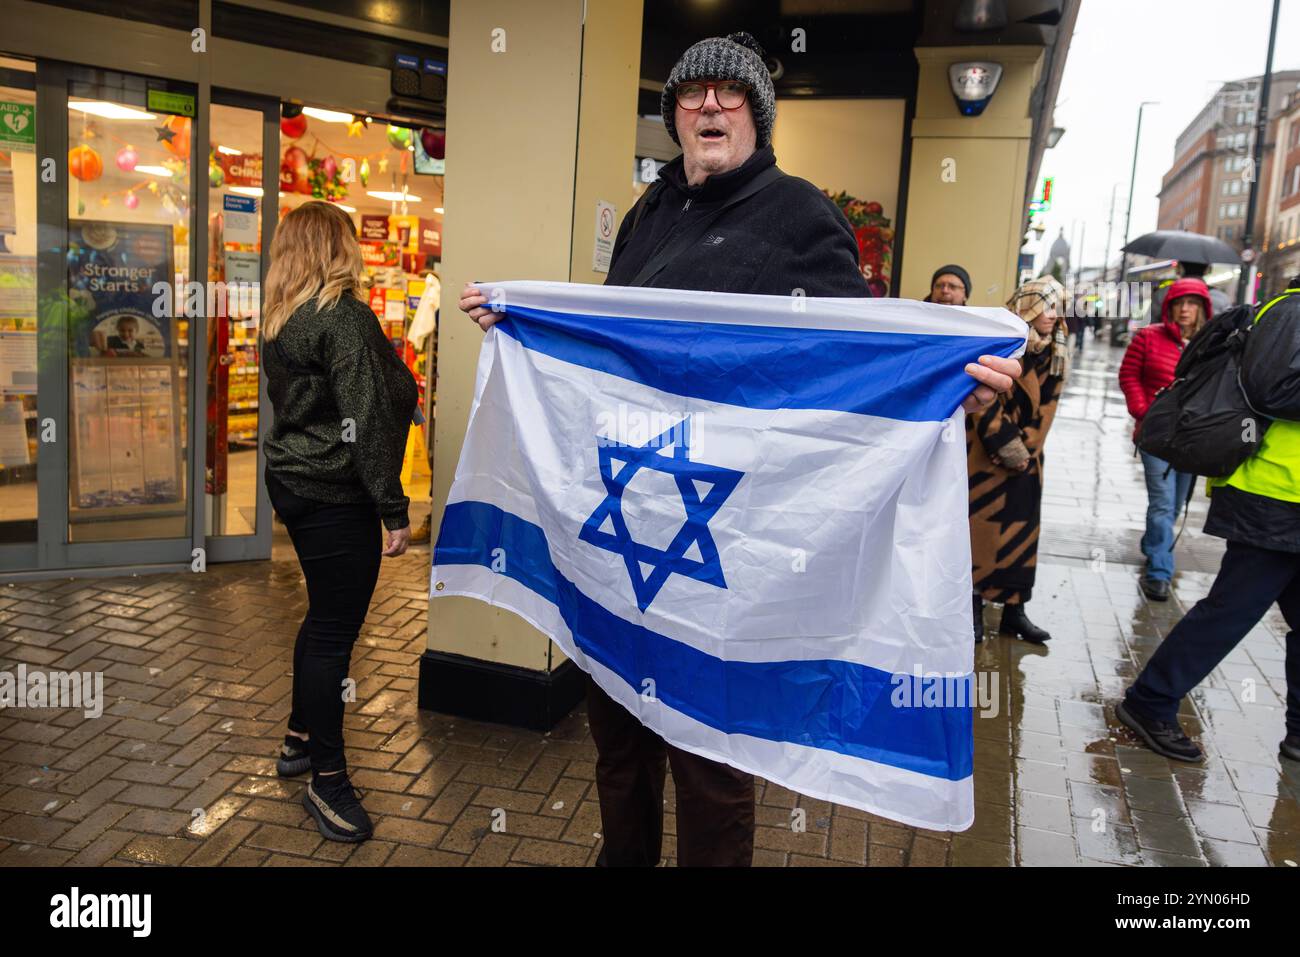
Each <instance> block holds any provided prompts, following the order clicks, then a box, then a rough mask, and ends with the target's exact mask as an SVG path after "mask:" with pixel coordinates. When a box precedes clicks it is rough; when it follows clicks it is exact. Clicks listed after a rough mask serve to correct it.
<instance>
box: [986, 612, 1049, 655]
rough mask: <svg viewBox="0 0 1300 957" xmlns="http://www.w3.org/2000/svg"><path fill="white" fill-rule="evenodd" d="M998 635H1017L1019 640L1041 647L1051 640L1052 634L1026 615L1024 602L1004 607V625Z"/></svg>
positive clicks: (999, 629)
mask: <svg viewBox="0 0 1300 957" xmlns="http://www.w3.org/2000/svg"><path fill="white" fill-rule="evenodd" d="M998 634H1002V635H1015V636H1016V637H1017V638H1023V639H1024V640H1025V641H1030V642H1033V643H1034V644H1036V645H1041V644H1042V643H1043V642H1045V641H1049V640H1051V637H1052V636H1051V634H1050V633H1049V632H1047V631H1046V630H1044V629H1042V628H1039V627H1038V626H1037V625H1035V624H1034V623H1033V622H1032V621H1030V620H1029V616H1028V615H1026V614H1025V605H1024V603H1023V602H1015V603H1014V604H1012V603H1008V604H1006V605H1003V606H1002V625H1001V626H1000V627H999V628H998Z"/></svg>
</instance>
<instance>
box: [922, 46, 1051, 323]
mask: <svg viewBox="0 0 1300 957" xmlns="http://www.w3.org/2000/svg"><path fill="white" fill-rule="evenodd" d="M916 57H917V60H918V61H919V62H920V67H921V69H920V80H919V82H918V85H917V104H916V116H915V118H914V119H913V121H912V131H911V132H912V159H911V166H910V172H909V178H910V179H909V184H908V205H907V215H906V218H905V237H906V242H905V244H904V247H903V275H902V277H901V280H902V281H901V283H900V286H899V295H900V296H902V297H903V298H905V299H921V298H923V297H924V296H925V295H926V294H927V293H928V292H929V283H930V276H931V274H932V273H933V272H934V270H935V269H936V268H937V267H938V266H941V265H943V264H945V263H950V262H955V263H958V264H960V265H962V266H965V267H966V269H967V270H968V271H969V272H970V274H971V282H972V287H973V288H972V291H971V298H970V303H971V305H975V306H985V305H1001V304H1002V303H1003V302H1005V301H1006V300H1007V299H1008V298H1009V297H1010V295H1011V292H1012V290H1013V289H1014V288H1015V277H1016V262H1017V258H1018V255H1019V251H1020V245H1021V239H1022V235H1021V232H1020V227H1021V223H1022V221H1023V216H1024V203H1025V176H1026V175H1027V172H1028V162H1029V139H1030V135H1031V132H1032V122H1031V120H1030V117H1029V98H1030V93H1031V92H1032V90H1033V86H1034V84H1035V83H1036V82H1037V79H1038V74H1039V71H1040V70H1041V68H1042V61H1043V50H1042V48H1041V47H1015V46H1007V47H934V48H920V49H917V50H916ZM966 60H993V61H995V62H998V63H1001V64H1002V66H1003V75H1002V80H1001V83H1000V84H999V86H998V89H997V92H996V93H995V94H994V96H993V99H992V101H991V102H990V103H989V105H988V107H987V108H986V109H985V111H984V114H983V115H981V116H978V117H963V116H961V115H960V114H959V113H958V112H957V105H956V103H955V102H954V100H953V96H952V92H951V89H950V87H949V84H948V66H949V65H950V64H952V63H959V62H963V61H966ZM945 171H948V172H949V173H950V175H955V179H954V180H953V181H951V182H949V181H945V178H944V176H945Z"/></svg>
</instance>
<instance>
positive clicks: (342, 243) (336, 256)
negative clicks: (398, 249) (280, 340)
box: [262, 201, 365, 342]
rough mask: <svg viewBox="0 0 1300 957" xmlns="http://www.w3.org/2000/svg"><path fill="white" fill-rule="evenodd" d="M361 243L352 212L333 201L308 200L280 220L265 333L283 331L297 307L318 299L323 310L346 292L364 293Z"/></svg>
mask: <svg viewBox="0 0 1300 957" xmlns="http://www.w3.org/2000/svg"><path fill="white" fill-rule="evenodd" d="M364 268H365V266H364V265H363V263H362V261H361V246H360V244H359V243H358V242H357V236H356V233H355V231H354V230H353V226H352V220H351V219H349V218H348V214H347V213H345V212H343V210H341V209H339V208H338V207H337V206H333V205H331V204H330V203H323V202H319V201H312V202H310V203H303V204H302V205H301V206H299V207H298V208H297V209H295V210H292V211H290V212H289V213H288V214H286V215H285V217H284V219H282V220H280V225H279V226H278V227H277V228H276V230H275V242H273V243H272V244H271V268H270V269H269V270H268V271H267V274H266V299H265V301H264V302H263V304H262V306H263V309H262V317H263V321H262V336H263V338H265V339H266V340H267V341H268V342H269V341H270V340H272V339H274V338H275V337H276V336H278V335H279V334H280V330H281V329H283V328H284V324H285V323H286V322H288V321H289V317H290V316H292V315H293V313H294V310H296V309H297V308H298V307H299V306H301V305H302V304H303V303H305V302H309V301H311V300H312V299H315V300H316V309H317V310H318V311H319V310H320V309H323V308H328V307H329V306H332V305H334V303H336V302H338V301H339V299H340V298H341V297H342V296H345V295H346V296H355V297H357V298H360V289H361V273H362V271H363V269H364Z"/></svg>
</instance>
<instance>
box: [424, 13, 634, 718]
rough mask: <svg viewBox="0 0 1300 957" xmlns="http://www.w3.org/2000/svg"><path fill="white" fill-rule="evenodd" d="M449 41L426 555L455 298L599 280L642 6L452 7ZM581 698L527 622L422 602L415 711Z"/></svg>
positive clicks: (464, 362)
mask: <svg viewBox="0 0 1300 957" xmlns="http://www.w3.org/2000/svg"><path fill="white" fill-rule="evenodd" d="M584 15H585V22H584ZM449 32H450V43H449V57H448V61H449V62H448V69H447V73H448V88H447V179H446V200H445V202H444V207H445V209H446V213H445V216H444V220H443V234H444V235H443V248H444V250H445V253H444V259H443V263H442V281H443V289H444V291H443V309H442V313H441V322H440V323H439V328H438V382H437V399H436V428H435V429H434V448H433V491H432V495H433V533H434V538H435V542H436V537H437V532H438V527H439V525H440V523H441V520H442V513H443V509H444V506H445V504H446V500H447V493H448V490H449V489H450V488H451V482H452V478H453V476H454V473H455V470H456V463H457V461H458V460H459V458H460V450H461V444H462V442H463V441H464V438H465V428H466V424H467V421H468V416H469V406H470V402H471V400H472V398H473V394H474V371H475V366H476V363H477V359H478V353H479V346H480V343H481V342H482V334H481V333H480V332H479V330H478V327H477V326H475V325H474V324H473V323H471V322H470V321H469V320H468V319H466V318H465V317H464V315H463V314H462V313H460V312H459V311H458V310H457V309H456V305H455V304H456V301H457V300H458V299H459V298H460V289H461V286H462V285H463V284H464V283H465V282H466V281H467V280H475V279H479V280H505V279H548V280H560V281H566V280H567V281H570V282H597V283H598V282H602V281H603V280H604V274H603V273H599V272H595V271H594V270H593V269H592V253H593V249H594V245H595V228H596V209H597V201H599V200H603V201H605V202H609V203H612V204H614V206H615V207H616V209H617V216H618V217H619V218H621V217H622V216H623V214H624V213H626V212H627V210H628V209H629V208H630V206H631V205H632V201H633V189H632V175H633V162H634V157H635V148H636V100H637V81H638V75H639V70H640V63H641V0H601V2H599V3H585V2H584V0H549V2H547V3H535V2H533V0H452V4H451V25H450V31H449ZM494 51H496V52H494ZM581 689H582V681H581V675H580V674H578V672H577V669H576V666H574V665H573V664H572V663H570V662H567V661H566V660H565V658H564V655H563V653H562V652H560V650H559V649H558V648H555V647H554V646H553V645H552V644H551V642H550V641H549V639H547V638H546V637H545V636H543V635H542V634H541V633H540V632H538V631H536V630H535V629H533V628H532V627H531V626H530V625H528V624H527V623H526V622H524V621H523V620H522V619H520V618H518V617H516V616H515V615H513V614H511V613H509V612H504V611H499V610H497V609H494V608H491V607H489V606H488V605H485V604H483V603H481V602H477V601H472V600H470V599H466V598H452V597H448V598H439V599H438V600H437V601H436V602H433V601H431V602H430V611H429V630H428V649H427V651H426V653H425V655H424V657H423V659H422V661H421V666H420V706H421V707H424V708H431V709H433V710H437V711H446V712H451V713H456V714H464V715H467V716H469V717H475V718H480V719H484V720H493V721H501V722H505V723H511V724H519V725H524V726H529V727H549V725H550V724H552V723H553V722H554V721H555V720H557V719H558V718H559V717H561V716H562V715H563V714H564V713H565V712H566V711H568V710H569V708H570V707H572V705H573V703H574V702H575V701H576V700H577V696H578V695H579V694H580V693H581Z"/></svg>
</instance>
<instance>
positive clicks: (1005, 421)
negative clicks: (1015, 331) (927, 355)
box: [966, 276, 1069, 644]
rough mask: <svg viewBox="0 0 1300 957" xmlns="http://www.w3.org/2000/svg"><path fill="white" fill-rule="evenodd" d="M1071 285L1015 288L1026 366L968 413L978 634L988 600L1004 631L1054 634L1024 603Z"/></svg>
mask: <svg viewBox="0 0 1300 957" xmlns="http://www.w3.org/2000/svg"><path fill="white" fill-rule="evenodd" d="M1064 299H1065V290H1064V289H1063V288H1061V284H1060V283H1058V282H1057V281H1056V280H1055V279H1053V278H1052V277H1051V276H1045V277H1042V278H1039V279H1034V280H1031V281H1030V282H1027V283H1025V284H1024V285H1023V286H1021V287H1020V288H1019V289H1017V290H1016V292H1015V295H1013V296H1012V297H1011V299H1010V301H1009V302H1007V308H1008V309H1010V310H1011V311H1012V312H1014V313H1016V315H1018V316H1020V318H1021V319H1023V320H1024V321H1025V323H1026V325H1028V326H1029V342H1028V345H1027V347H1026V351H1025V355H1024V358H1023V359H1021V363H1022V364H1023V365H1024V372H1023V373H1022V374H1021V376H1020V377H1019V378H1018V379H1016V384H1015V387H1014V388H1013V389H1012V390H1011V391H1010V392H1008V393H1006V394H1004V395H999V396H998V398H997V401H995V402H994V403H993V404H992V405H991V406H989V407H988V408H987V409H985V410H983V411H981V412H976V413H974V414H973V415H968V416H967V417H966V451H967V465H968V468H969V471H970V537H971V558H972V573H971V577H972V579H973V583H974V587H975V594H974V596H973V609H974V617H975V620H974V633H975V641H976V642H977V643H978V642H980V641H982V640H983V639H984V602H985V601H993V602H1001V603H1002V622H1001V624H1000V625H999V627H998V632H999V634H1003V635H1013V636H1015V637H1017V638H1020V639H1022V640H1024V641H1029V642H1033V643H1034V644H1042V643H1043V642H1045V641H1047V640H1048V639H1050V638H1051V637H1052V636H1051V634H1050V633H1049V632H1048V631H1047V630H1046V629H1045V628H1040V627H1039V626H1038V625H1036V624H1034V623H1033V622H1032V621H1030V620H1029V616H1028V615H1027V614H1026V613H1025V605H1026V604H1028V603H1029V597H1030V595H1031V594H1032V592H1033V587H1034V577H1035V572H1036V570H1037V566H1038V530H1039V520H1040V514H1041V508H1042V499H1043V443H1044V442H1046V440H1047V432H1048V430H1049V429H1050V428H1051V427H1052V419H1053V418H1054V417H1055V416H1056V403H1057V401H1058V400H1059V399H1060V397H1061V387H1062V385H1063V384H1064V383H1065V376H1066V370H1067V367H1068V360H1069V348H1068V345H1067V339H1066V325H1065V319H1064V318H1062V317H1061V316H1059V315H1058V314H1057V309H1058V307H1059V306H1060V304H1061V303H1062V302H1064Z"/></svg>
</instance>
